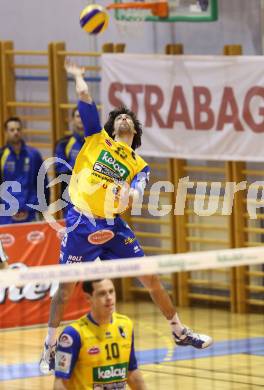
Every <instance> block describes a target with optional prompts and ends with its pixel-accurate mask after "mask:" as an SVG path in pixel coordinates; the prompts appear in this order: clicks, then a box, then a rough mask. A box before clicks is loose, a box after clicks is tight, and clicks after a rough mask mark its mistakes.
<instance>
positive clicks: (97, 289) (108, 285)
mask: <svg viewBox="0 0 264 390" xmlns="http://www.w3.org/2000/svg"><path fill="white" fill-rule="evenodd" d="M93 287H94V290H93V293H92V295H91V309H92V311H93V312H96V314H97V315H98V316H100V317H104V316H109V315H111V314H112V313H113V312H114V311H115V304H116V294H115V288H114V285H113V282H112V281H111V280H110V279H104V280H102V281H100V282H95V283H94V284H93Z"/></svg>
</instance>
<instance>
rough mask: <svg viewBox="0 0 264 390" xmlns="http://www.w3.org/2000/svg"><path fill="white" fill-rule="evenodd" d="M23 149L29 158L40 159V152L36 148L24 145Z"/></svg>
mask: <svg viewBox="0 0 264 390" xmlns="http://www.w3.org/2000/svg"><path fill="white" fill-rule="evenodd" d="M25 149H26V151H27V153H28V155H29V156H32V157H41V154H40V151H39V150H38V149H37V148H34V146H30V145H28V144H25Z"/></svg>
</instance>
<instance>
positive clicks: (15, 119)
mask: <svg viewBox="0 0 264 390" xmlns="http://www.w3.org/2000/svg"><path fill="white" fill-rule="evenodd" d="M9 122H18V123H19V124H20V126H21V127H22V126H23V124H22V120H21V119H20V118H19V117H18V116H10V117H9V118H8V119H7V120H6V121H5V123H4V128H5V130H7V125H8V123H9Z"/></svg>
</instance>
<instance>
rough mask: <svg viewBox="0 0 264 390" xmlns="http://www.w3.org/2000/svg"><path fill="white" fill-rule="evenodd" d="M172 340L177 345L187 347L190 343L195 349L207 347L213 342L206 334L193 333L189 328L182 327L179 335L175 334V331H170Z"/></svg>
mask: <svg viewBox="0 0 264 390" xmlns="http://www.w3.org/2000/svg"><path fill="white" fill-rule="evenodd" d="M172 334H173V336H174V341H175V343H176V344H177V345H179V346H182V347H187V346H188V345H191V346H192V347H194V348H197V349H203V348H207V347H209V346H210V345H212V344H213V339H212V337H210V336H207V335H206V334H198V333H194V332H193V331H192V330H191V329H189V328H183V330H182V334H181V336H177V335H176V333H175V332H172Z"/></svg>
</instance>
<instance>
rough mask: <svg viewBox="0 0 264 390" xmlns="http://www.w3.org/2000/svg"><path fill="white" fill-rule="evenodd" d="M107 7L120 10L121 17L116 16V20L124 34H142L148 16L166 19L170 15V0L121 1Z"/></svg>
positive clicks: (121, 32)
mask: <svg viewBox="0 0 264 390" xmlns="http://www.w3.org/2000/svg"><path fill="white" fill-rule="evenodd" d="M106 8H107V9H108V10H115V12H118V15H119V17H118V18H115V22H116V26H117V28H118V30H119V32H120V34H121V35H123V36H124V35H126V36H140V35H142V33H143V29H144V25H143V23H144V22H145V21H146V18H147V17H148V16H153V17H156V18H157V19H163V18H164V19H166V18H167V17H168V15H169V5H168V0H157V1H155V0H154V1H138V2H136V1H135V2H126V3H122V2H120V3H113V4H109V5H108V6H107V7H106ZM131 22H133V23H131Z"/></svg>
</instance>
